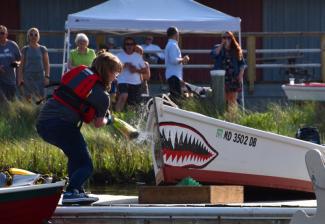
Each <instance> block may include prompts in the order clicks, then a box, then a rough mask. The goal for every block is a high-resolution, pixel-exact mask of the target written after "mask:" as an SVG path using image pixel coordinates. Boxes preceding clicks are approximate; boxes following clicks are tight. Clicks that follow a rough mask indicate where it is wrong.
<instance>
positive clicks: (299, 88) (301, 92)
mask: <svg viewBox="0 0 325 224" xmlns="http://www.w3.org/2000/svg"><path fill="white" fill-rule="evenodd" d="M281 87H282V89H283V90H284V92H285V94H286V96H287V97H288V99H289V100H312V101H325V83H301V84H294V85H282V86H281Z"/></svg>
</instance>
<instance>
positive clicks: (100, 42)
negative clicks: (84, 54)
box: [96, 34, 105, 49]
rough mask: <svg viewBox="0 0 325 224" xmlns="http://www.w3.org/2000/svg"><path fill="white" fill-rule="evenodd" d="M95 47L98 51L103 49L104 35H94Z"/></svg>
mask: <svg viewBox="0 0 325 224" xmlns="http://www.w3.org/2000/svg"><path fill="white" fill-rule="evenodd" d="M96 45H97V48H98V49H101V48H103V46H104V45H105V35H104V34H97V35H96Z"/></svg>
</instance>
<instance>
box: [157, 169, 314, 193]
mask: <svg viewBox="0 0 325 224" xmlns="http://www.w3.org/2000/svg"><path fill="white" fill-rule="evenodd" d="M163 174H164V181H165V182H166V183H177V182H178V181H180V180H181V179H183V178H185V177H192V178H193V179H195V180H197V181H200V182H204V183H209V184H227V185H229V184H231V185H243V186H245V185H246V186H260V187H268V188H278V189H287V190H296V191H305V192H314V190H313V185H312V183H311V182H310V181H304V180H298V179H290V178H283V177H273V176H262V175H254V174H243V173H231V172H220V171H210V170H198V169H186V168H181V167H170V166H165V167H163Z"/></svg>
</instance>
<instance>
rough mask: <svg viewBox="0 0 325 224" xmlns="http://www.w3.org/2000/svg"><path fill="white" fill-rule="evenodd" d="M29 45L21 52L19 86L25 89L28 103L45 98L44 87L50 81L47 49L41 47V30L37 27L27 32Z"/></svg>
mask: <svg viewBox="0 0 325 224" xmlns="http://www.w3.org/2000/svg"><path fill="white" fill-rule="evenodd" d="M27 40H28V45H26V46H24V47H23V48H22V50H21V52H22V56H21V63H20V66H19V70H18V86H19V87H23V89H24V95H25V97H26V99H27V100H28V101H31V100H32V98H33V97H34V98H35V100H36V101H39V100H42V99H43V98H44V86H45V85H48V84H49V81H50V62H49V55H48V51H47V48H46V47H45V46H43V45H40V44H39V43H38V42H39V40H40V33H39V30H38V29H37V28H35V27H33V28H30V29H29V30H28V31H27Z"/></svg>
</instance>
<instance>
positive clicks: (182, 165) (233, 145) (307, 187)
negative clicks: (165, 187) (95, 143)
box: [147, 98, 325, 192]
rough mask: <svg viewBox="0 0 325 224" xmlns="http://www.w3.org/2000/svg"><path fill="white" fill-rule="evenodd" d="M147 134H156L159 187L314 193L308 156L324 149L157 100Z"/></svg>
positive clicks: (155, 151) (154, 146)
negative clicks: (189, 182) (183, 184)
mask: <svg viewBox="0 0 325 224" xmlns="http://www.w3.org/2000/svg"><path fill="white" fill-rule="evenodd" d="M154 105H155V106H154V107H152V108H151V111H150V113H149V119H148V123H147V129H148V130H151V131H152V133H153V138H154V141H153V142H154V143H153V146H152V150H153V155H154V158H153V162H154V170H155V174H156V182H157V184H159V183H173V184H174V183H177V182H179V181H180V180H181V179H183V178H185V177H192V178H194V179H195V180H197V181H199V182H203V183H209V184H228V185H229V184H230V185H244V186H257V187H266V188H277V189H286V190H296V191H304V192H313V188H312V184H311V181H310V178H309V175H308V172H307V169H306V164H305V154H306V152H307V151H308V150H310V149H314V148H317V149H320V150H321V151H322V152H325V148H324V147H323V146H321V145H317V144H313V143H310V142H305V141H301V140H299V139H295V138H289V137H286V136H281V135H277V134H274V133H269V132H265V131H261V130H257V129H253V128H248V127H245V126H241V125H237V124H233V123H229V122H225V121H222V120H218V119H214V118H211V117H207V116H204V115H202V114H198V113H194V112H189V111H185V110H181V109H178V108H174V107H171V106H167V105H164V104H163V101H162V100H161V99H160V98H155V104H154Z"/></svg>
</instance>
